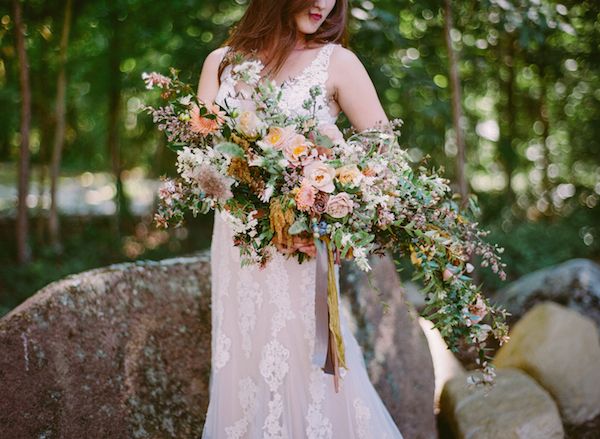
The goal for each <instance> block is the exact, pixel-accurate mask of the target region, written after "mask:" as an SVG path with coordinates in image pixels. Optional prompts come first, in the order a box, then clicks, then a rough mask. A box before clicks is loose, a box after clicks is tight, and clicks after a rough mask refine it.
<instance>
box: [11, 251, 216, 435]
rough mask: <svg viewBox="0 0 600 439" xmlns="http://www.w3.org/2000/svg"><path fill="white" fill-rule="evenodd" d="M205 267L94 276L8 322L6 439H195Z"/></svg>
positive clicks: (206, 333) (37, 300)
mask: <svg viewBox="0 0 600 439" xmlns="http://www.w3.org/2000/svg"><path fill="white" fill-rule="evenodd" d="M207 262H208V257H207V256H206V255H202V256H199V257H194V258H182V259H173V260H168V261H163V262H160V263H156V262H144V263H140V264H122V265H114V266H110V267H107V268H101V269H96V270H92V271H88V272H85V273H82V274H79V275H75V276H70V277H67V278H66V279H64V280H61V281H58V282H54V283H52V284H50V285H48V286H47V287H45V288H44V289H42V290H41V291H39V292H38V293H37V294H35V295H34V296H33V297H31V298H30V299H29V300H27V301H26V302H24V303H23V304H21V305H20V306H19V307H17V308H16V309H14V310H13V311H12V312H10V313H9V314H8V315H6V316H5V317H4V318H2V319H1V320H0V347H1V349H2V353H1V355H0V388H1V389H2V398H0V437H2V438H11V439H30V438H68V439H70V438H73V439H75V438H85V437H90V438H115V439H118V438H123V439H125V438H128V439H129V438H188V437H189V438H192V437H198V436H199V435H200V433H201V431H202V425H203V420H204V416H205V412H206V409H207V403H208V377H209V373H210V361H208V360H207V359H209V358H210V328H211V327H210V311H209V310H210V270H209V265H208V264H207Z"/></svg>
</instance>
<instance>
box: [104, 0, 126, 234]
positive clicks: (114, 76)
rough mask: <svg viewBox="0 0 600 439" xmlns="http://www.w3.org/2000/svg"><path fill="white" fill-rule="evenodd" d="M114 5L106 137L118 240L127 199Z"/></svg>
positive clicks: (118, 40) (119, 31)
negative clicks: (120, 140) (122, 151)
mask: <svg viewBox="0 0 600 439" xmlns="http://www.w3.org/2000/svg"><path fill="white" fill-rule="evenodd" d="M117 15H118V14H117V10H116V6H114V5H113V6H112V7H111V12H110V23H111V26H112V32H113V34H112V36H111V38H110V43H109V47H108V60H109V77H110V80H109V90H108V138H107V143H108V145H107V148H108V152H109V154H110V161H111V168H112V172H113V175H114V178H115V189H116V195H115V205H116V212H115V216H114V220H113V233H115V239H116V240H117V241H118V239H119V236H120V234H121V226H122V220H123V218H124V217H126V216H127V215H128V207H127V200H126V198H125V193H124V191H123V181H122V179H121V157H120V156H121V153H120V145H119V120H120V107H121V72H120V69H119V66H120V62H121V57H120V49H121V41H120V37H121V35H120V33H121V29H120V27H121V23H120V22H119V20H118V17H117Z"/></svg>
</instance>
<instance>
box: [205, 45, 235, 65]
mask: <svg viewBox="0 0 600 439" xmlns="http://www.w3.org/2000/svg"><path fill="white" fill-rule="evenodd" d="M228 50H229V46H221V47H218V48H216V49H214V50H213V51H212V52H210V53H209V54H208V55H207V56H206V58H205V60H204V63H205V64H208V65H210V66H213V67H218V66H219V64H221V61H223V58H224V57H225V55H226V54H227V51H228Z"/></svg>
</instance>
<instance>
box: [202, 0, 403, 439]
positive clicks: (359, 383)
mask: <svg viewBox="0 0 600 439" xmlns="http://www.w3.org/2000/svg"><path fill="white" fill-rule="evenodd" d="M347 10H348V0H313V1H307V0H277V1H273V0H251V2H250V5H249V6H248V8H247V10H246V13H245V14H244V16H243V17H242V19H241V21H240V22H239V23H238V25H237V26H236V27H235V28H234V29H233V32H232V34H231V36H230V38H229V40H228V42H227V46H224V47H221V48H219V49H217V50H215V51H213V52H212V53H210V54H209V55H208V57H207V58H206V60H205V61H204V65H203V67H202V72H201V76H200V81H199V85H198V98H199V99H200V100H201V101H203V102H205V103H211V102H216V103H218V104H220V105H229V106H236V105H237V106H243V105H244V94H243V92H244V90H245V89H244V87H243V84H239V83H236V81H235V80H234V79H233V78H232V76H231V69H232V66H231V64H228V58H227V57H226V55H227V53H232V52H233V51H236V52H237V51H241V52H242V53H248V54H250V53H254V54H255V55H256V56H257V57H258V59H259V62H260V63H261V64H262V67H263V70H262V72H261V74H262V76H263V77H265V78H269V79H271V80H273V81H274V82H275V83H276V84H277V85H279V86H281V89H282V93H283V97H282V102H281V105H282V107H283V111H285V112H287V113H288V114H289V115H294V114H298V113H301V114H304V113H306V112H307V110H305V109H304V108H303V102H304V101H305V100H306V99H307V98H308V96H309V89H310V88H311V87H313V86H317V85H319V86H321V88H322V90H324V91H326V92H325V93H323V94H322V95H320V96H318V97H317V100H318V103H319V104H320V106H321V109H320V110H319V111H318V112H317V117H318V119H319V123H321V124H334V123H335V121H336V119H337V116H338V113H340V112H341V111H343V112H344V113H345V115H346V116H347V117H348V119H349V121H350V123H351V124H352V125H353V127H354V128H355V129H357V130H359V131H360V130H364V129H367V128H371V127H374V126H376V125H377V124H378V123H384V122H387V117H386V115H385V112H384V110H383V108H382V106H381V103H380V102H379V99H378V96H377V92H376V91H375V88H374V86H373V84H372V82H371V80H370V78H369V75H368V74H367V72H366V70H365V68H364V67H363V65H362V64H361V62H360V61H359V59H358V58H357V57H356V56H355V55H354V54H353V53H352V52H351V51H350V50H348V49H346V48H344V47H343V46H342V43H343V41H344V39H345V32H346V21H347ZM229 51H231V52H229ZM231 233H232V232H231V229H230V228H229V225H228V223H227V222H226V221H225V219H224V217H223V216H221V214H220V213H218V212H217V213H216V214H215V222H214V229H213V237H212V247H211V268H212V304H213V305H212V310H213V314H212V370H211V377H210V402H209V406H208V412H207V416H206V422H205V425H204V431H203V435H202V437H203V439H221V438H223V439H225V438H227V439H229V438H251V439H258V438H288V439H300V438H315V439H316V438H319V439H321V438H334V439H352V438H364V439H383V438H388V439H392V438H394V439H401V438H402V435H401V434H400V431H399V430H398V428H397V427H396V425H395V424H394V422H393V420H392V418H391V416H390V414H389V412H388V411H387V409H386V408H385V406H384V404H383V402H382V401H381V399H380V397H379V396H378V394H377V393H376V391H375V389H374V387H373V385H372V384H371V382H370V381H369V377H368V375H367V371H366V367H365V362H364V359H363V355H362V351H361V349H360V347H359V346H358V344H357V342H356V339H355V338H354V336H353V334H352V333H351V332H350V330H349V326H348V323H347V321H346V320H345V318H344V316H343V315H342V316H341V317H342V319H341V328H342V336H343V338H344V340H345V345H346V365H347V368H346V369H342V373H341V379H340V383H339V391H338V392H336V390H335V387H334V381H333V379H332V376H331V375H329V374H326V373H325V372H324V371H323V369H322V366H319V365H318V364H314V363H313V360H312V359H313V349H314V346H315V270H316V264H315V259H314V258H311V259H309V260H308V261H306V262H304V263H302V264H300V263H298V261H297V259H295V258H289V259H287V258H286V256H285V255H284V254H283V253H285V252H291V251H294V250H296V249H298V250H299V251H302V252H304V253H307V254H309V255H313V256H314V255H315V252H316V250H315V245H314V242H313V238H312V237H306V238H297V239H296V240H295V242H294V247H293V248H289V247H288V248H285V247H284V246H283V244H280V243H275V245H276V246H277V247H278V248H279V249H280V250H281V252H277V253H276V255H275V256H274V257H273V259H272V260H271V261H270V262H269V263H268V264H267V266H266V268H265V269H262V270H260V269H258V268H257V267H255V266H245V267H241V266H240V257H239V250H238V248H237V247H234V246H233V243H232V234H231ZM336 268H337V266H336Z"/></svg>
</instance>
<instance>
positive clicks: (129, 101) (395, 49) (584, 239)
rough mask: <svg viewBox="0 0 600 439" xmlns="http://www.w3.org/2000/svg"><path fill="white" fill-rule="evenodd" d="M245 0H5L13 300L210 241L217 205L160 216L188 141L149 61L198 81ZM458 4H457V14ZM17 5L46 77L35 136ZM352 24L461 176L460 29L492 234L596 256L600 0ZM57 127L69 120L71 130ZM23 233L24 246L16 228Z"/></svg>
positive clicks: (373, 11) (397, 96) (381, 2)
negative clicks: (159, 108)
mask: <svg viewBox="0 0 600 439" xmlns="http://www.w3.org/2000/svg"><path fill="white" fill-rule="evenodd" d="M246 5H247V0H201V1H199V0H170V1H168V2H166V1H153V2H149V1H142V0H112V1H110V0H93V1H92V0H78V1H74V2H73V1H65V0H61V1H56V0H28V1H27V2H21V1H20V0H12V4H10V3H9V2H3V3H2V5H0V108H2V109H3V111H2V115H3V117H2V118H1V119H0V242H1V246H0V262H1V263H0V315H2V314H4V313H6V312H8V310H10V309H11V308H13V307H14V306H15V305H17V304H18V303H20V302H21V301H22V300H24V299H25V298H26V297H28V296H29V295H31V294H32V293H33V292H35V291H36V290H37V289H38V288H40V287H42V286H43V285H45V284H46V283H48V282H50V281H52V280H55V279H58V278H60V277H63V276H64V275H66V274H69V273H74V272H79V271H82V270H85V269H88V268H92V267H97V266H101V265H105V264H108V263H113V262H119V261H125V260H135V259H140V258H162V257H167V256H173V255H179V254H183V253H186V252H191V251H195V250H198V249H202V248H206V247H207V246H208V245H209V244H210V238H211V230H212V229H211V218H209V217H205V218H198V219H195V220H192V219H190V222H189V223H188V225H187V226H186V227H185V228H183V229H178V230H174V231H169V232H164V231H158V230H156V229H155V228H154V227H153V225H152V222H151V217H152V209H153V200H154V192H155V189H156V183H157V179H158V177H159V176H160V175H163V174H172V173H174V171H175V170H174V159H175V157H174V154H173V153H172V152H171V151H170V150H168V149H167V148H166V147H165V144H164V139H163V138H162V135H161V134H160V133H158V132H157V131H156V130H155V129H154V127H153V124H152V121H151V120H150V119H149V117H148V116H147V115H146V114H145V113H143V112H141V111H140V108H141V106H142V105H143V104H144V103H150V101H152V99H153V95H151V94H149V93H146V92H145V89H144V84H143V82H142V80H141V74H142V72H146V71H159V72H161V73H167V72H168V68H169V67H170V66H173V67H176V68H177V69H180V70H181V77H182V79H184V80H186V81H188V82H190V83H193V84H197V81H198V76H199V72H200V70H201V67H202V63H203V60H204V58H205V56H206V55H207V54H208V53H209V52H210V51H211V50H213V49H214V48H216V47H218V46H219V45H221V44H222V43H223V41H224V40H225V39H226V37H227V34H228V29H229V28H230V26H232V25H233V24H234V23H235V22H236V21H237V20H238V19H239V18H240V17H241V15H242V13H243V11H244V8H245V7H246ZM445 5H447V6H449V10H450V12H451V16H452V18H453V23H452V27H451V28H450V29H445V24H446V19H447V18H448V14H447V12H446V10H445ZM17 8H19V9H20V11H21V15H22V22H23V27H22V29H23V32H22V35H23V36H24V48H23V52H24V53H25V54H26V56H27V59H28V67H29V87H30V92H31V108H30V110H29V111H30V115H31V128H30V135H29V142H28V143H29V144H28V145H25V146H24V143H26V142H22V140H23V136H22V133H21V131H22V130H21V128H20V123H21V121H22V116H21V114H22V113H21V108H22V107H21V105H22V102H23V96H24V95H23V89H22V88H21V85H22V81H20V72H21V70H20V63H19V56H18V55H19V44H18V38H17V35H18V33H19V32H18V29H19V26H17V25H15V18H16V14H15V12H16V9H17ZM65 29H66V30H68V32H65ZM350 34H351V39H350V48H351V49H352V50H354V51H355V52H356V53H357V55H358V56H359V57H360V58H361V60H362V61H363V62H364V64H365V66H366V67H367V70H368V71H369V73H370V75H371V78H372V79H373V82H374V83H375V86H376V88H377V90H378V92H379V96H380V98H381V100H382V102H383V104H384V107H385V108H386V111H387V113H388V115H389V116H390V117H391V118H396V117H398V118H401V119H403V120H404V122H405V123H404V129H403V143H402V146H403V147H404V148H406V149H407V150H408V151H409V153H410V156H411V157H412V158H413V159H414V160H415V161H419V160H421V159H422V158H424V157H427V156H430V157H431V158H430V160H429V163H430V164H432V165H434V166H436V167H443V168H445V170H446V172H445V174H446V176H447V177H449V178H450V179H451V180H452V181H453V182H456V181H457V180H458V179H459V177H460V176H459V175H457V171H456V169H457V167H456V164H455V163H456V160H457V152H458V145H457V142H456V140H455V139H456V136H455V134H456V132H455V130H456V127H455V126H454V125H453V118H452V116H453V113H452V112H453V110H452V105H451V104H452V101H451V99H452V78H451V76H450V73H449V72H450V67H451V64H452V61H453V60H452V59H451V58H450V57H449V46H451V48H452V51H453V52H454V53H455V54H456V55H457V58H456V60H454V63H455V65H456V68H457V71H458V74H459V75H458V76H459V80H460V86H461V91H462V97H461V100H460V104H461V108H462V117H461V118H460V129H461V130H462V132H463V133H464V137H465V146H466V148H465V149H466V157H465V164H466V166H465V170H464V175H465V177H466V179H467V181H468V183H469V186H470V191H471V192H472V193H473V194H475V195H476V196H477V197H478V199H479V201H480V204H481V208H482V215H481V223H482V224H483V225H484V226H485V227H487V228H489V229H490V230H491V231H492V234H491V235H490V239H492V240H494V241H496V242H498V243H499V244H501V245H502V246H504V247H505V249H506V250H505V257H504V260H505V262H506V263H507V264H508V267H507V272H508V274H509V277H510V278H512V279H514V278H517V277H519V276H521V275H523V274H525V273H528V272H530V271H533V270H535V269H538V268H541V267H545V266H547V265H551V264H554V263H557V262H560V261H564V260H566V259H570V258H574V257H587V258H591V259H595V260H598V258H599V255H600V251H599V250H600V236H599V226H600V221H599V220H600V211H599V210H600V207H599V206H598V201H599V197H600V4H599V3H598V2H597V1H596V0H587V1H586V0H584V1H572V0H564V1H560V2H559V1H555V0H464V1H460V2H458V1H453V2H452V1H450V0H446V3H445V4H444V2H439V1H433V0H420V1H418V2H417V1H414V0H412V1H411V0H371V1H356V0H355V1H352V2H351V22H350ZM61 51H62V52H61ZM61 53H64V55H65V56H64V57H62V56H61ZM61 71H62V72H64V75H63V78H62V79H61ZM61 81H62V86H64V87H65V95H64V99H61V94H60V88H61ZM63 101H64V104H65V107H64V114H63V113H62V111H61V110H60V105H59V104H60V102H63ZM146 101H147V102H146ZM154 102H156V101H154ZM63 125H64V130H63V129H62V128H61V126H63ZM57 133H58V134H60V133H64V142H61V141H60V136H58V139H59V140H57ZM57 147H58V148H59V150H60V154H59V159H56V157H55V154H56V149H57ZM23 148H27V149H28V151H29V152H30V160H29V163H26V164H25V165H26V166H27V169H30V170H31V172H30V173H29V174H28V175H27V181H28V187H27V191H26V194H25V195H24V196H25V198H24V200H25V203H26V205H27V207H28V211H27V216H28V217H29V224H28V225H27V227H26V230H25V231H23V229H22V228H21V229H19V228H18V227H17V222H18V221H17V217H18V210H17V205H18V203H17V199H18V192H19V191H18V189H17V188H18V184H17V181H18V172H17V168H18V166H17V164H18V163H19V158H20V157H22V155H21V153H22V151H23ZM53 157H55V158H54V159H53ZM53 166H54V167H56V169H57V172H58V174H57V175H56V178H54V180H55V181H56V186H57V192H56V195H55V197H54V198H55V199H56V200H57V214H58V220H59V223H58V224H59V228H58V231H54V232H53V231H52V227H49V225H48V223H49V218H50V217H51V216H52V215H51V209H50V206H51V204H52V203H51V200H52V198H53V197H52V195H51V191H50V187H51V181H52V180H53V177H52V169H53ZM459 172H460V171H459ZM22 233H25V236H24V238H23V239H24V241H23V242H25V245H26V248H25V250H24V249H23V248H19V245H18V241H19V236H21V234H22ZM479 276H480V278H481V279H482V280H483V281H484V283H485V286H486V289H487V290H489V291H491V290H493V289H496V288H498V287H500V286H501V285H500V284H499V283H498V282H497V281H496V280H494V277H493V276H491V275H489V274H488V273H486V272H481V273H479Z"/></svg>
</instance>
